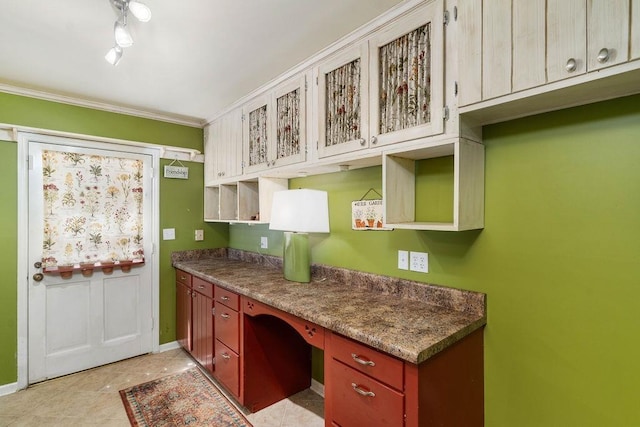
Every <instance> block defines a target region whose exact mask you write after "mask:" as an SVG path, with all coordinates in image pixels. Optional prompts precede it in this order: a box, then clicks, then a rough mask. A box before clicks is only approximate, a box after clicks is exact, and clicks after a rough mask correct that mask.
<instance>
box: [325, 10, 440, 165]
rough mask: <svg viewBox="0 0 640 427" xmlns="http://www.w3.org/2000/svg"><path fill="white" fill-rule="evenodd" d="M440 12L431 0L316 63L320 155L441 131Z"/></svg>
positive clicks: (372, 146) (429, 134) (391, 142)
mask: <svg viewBox="0 0 640 427" xmlns="http://www.w3.org/2000/svg"><path fill="white" fill-rule="evenodd" d="M443 13H444V11H443V1H442V0H437V1H433V2H429V3H427V4H425V5H424V6H421V7H420V8H418V9H416V10H414V11H413V12H411V13H409V14H407V15H406V16H403V17H402V18H400V19H398V20H396V21H394V22H392V23H389V24H387V25H386V26H383V27H382V28H380V29H379V30H377V31H376V32H375V33H374V34H373V35H372V36H371V37H369V38H368V39H367V40H365V41H363V42H361V43H360V44H358V45H356V46H354V47H351V48H347V49H344V50H342V51H340V52H338V53H336V54H335V55H333V56H332V57H329V58H327V59H326V60H324V61H322V62H321V63H320V64H319V65H318V66H317V67H315V69H314V75H315V77H316V81H317V84H318V92H317V93H318V95H317V100H318V103H317V105H318V107H317V112H318V114H317V120H316V121H317V125H318V146H317V157H318V158H325V157H328V156H335V155H339V154H345V153H350V152H354V151H359V150H366V149H370V148H375V147H380V146H383V145H387V144H393V143H398V142H403V141H409V140H413V139H417V138H422V137H426V136H432V135H437V134H440V133H442V132H443V128H444V125H443V106H444V94H443V82H444V36H443V31H444V30H443Z"/></svg>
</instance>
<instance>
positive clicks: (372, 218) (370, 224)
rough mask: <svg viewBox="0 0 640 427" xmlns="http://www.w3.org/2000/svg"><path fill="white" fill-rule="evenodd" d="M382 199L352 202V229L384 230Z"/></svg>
mask: <svg viewBox="0 0 640 427" xmlns="http://www.w3.org/2000/svg"><path fill="white" fill-rule="evenodd" d="M382 215H383V208H382V199H377V200H357V201H354V202H351V229H352V230H384V228H383V227H382V222H383V221H382Z"/></svg>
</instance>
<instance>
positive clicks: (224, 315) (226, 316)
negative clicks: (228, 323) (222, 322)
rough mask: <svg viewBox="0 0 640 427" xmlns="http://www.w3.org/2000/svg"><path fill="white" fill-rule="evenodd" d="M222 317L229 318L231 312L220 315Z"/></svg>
mask: <svg viewBox="0 0 640 427" xmlns="http://www.w3.org/2000/svg"><path fill="white" fill-rule="evenodd" d="M220 317H222V318H223V319H228V318H229V314H228V313H222V314H221V315H220Z"/></svg>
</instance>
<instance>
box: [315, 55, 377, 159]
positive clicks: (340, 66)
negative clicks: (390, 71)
mask: <svg viewBox="0 0 640 427" xmlns="http://www.w3.org/2000/svg"><path fill="white" fill-rule="evenodd" d="M367 46H368V45H367V43H362V44H361V45H359V46H356V47H352V48H348V49H344V50H341V51H340V52H338V53H337V54H335V55H334V56H333V57H331V58H329V59H327V60H326V61H324V62H323V63H322V64H321V65H320V66H318V67H317V68H316V71H315V75H316V81H317V82H318V99H319V105H318V147H317V150H318V157H327V156H333V155H336V154H343V153H350V152H353V151H357V150H362V149H365V148H367V147H368V134H369V125H368V123H369V116H368V114H369V108H368V106H369V90H368V89H369V78H368V76H369V69H368V67H369V64H368V62H369V61H368V58H369V52H368V47H367Z"/></svg>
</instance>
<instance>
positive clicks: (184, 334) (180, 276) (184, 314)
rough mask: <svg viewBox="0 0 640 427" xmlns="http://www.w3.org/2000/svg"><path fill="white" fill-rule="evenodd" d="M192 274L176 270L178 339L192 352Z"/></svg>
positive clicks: (183, 346)
mask: <svg viewBox="0 0 640 427" xmlns="http://www.w3.org/2000/svg"><path fill="white" fill-rule="evenodd" d="M191 322H192V318H191V274H189V273H187V272H184V271H182V270H176V340H177V341H178V344H180V346H181V347H182V348H184V349H185V350H187V351H188V352H191V350H192V347H191V327H192V326H191Z"/></svg>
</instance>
